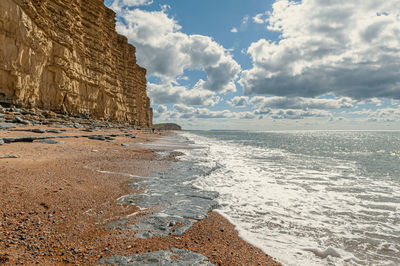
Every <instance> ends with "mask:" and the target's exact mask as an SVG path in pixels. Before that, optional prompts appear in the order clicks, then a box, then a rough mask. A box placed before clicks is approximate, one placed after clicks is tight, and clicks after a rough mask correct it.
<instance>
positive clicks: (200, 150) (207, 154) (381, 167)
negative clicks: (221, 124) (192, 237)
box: [178, 131, 400, 265]
mask: <svg viewBox="0 0 400 266" xmlns="http://www.w3.org/2000/svg"><path fill="white" fill-rule="evenodd" d="M178 134H179V137H180V138H182V139H184V140H185V141H187V142H188V143H191V144H193V145H194V146H195V147H197V148H195V149H186V150H184V151H183V152H184V153H185V155H184V156H182V157H181V160H183V161H185V160H186V161H191V162H196V164H197V167H201V168H203V169H205V170H204V171H203V174H201V175H198V176H197V178H196V179H195V180H194V181H192V186H194V187H195V188H198V189H201V190H208V191H216V192H218V193H219V196H218V198H217V201H218V203H219V205H220V206H219V208H218V209H217V211H218V212H219V213H220V214H222V215H223V216H224V217H226V218H227V219H228V220H229V221H230V222H231V223H233V224H234V225H236V228H237V230H238V231H239V234H240V236H241V237H242V238H243V239H244V240H246V241H248V242H249V243H251V244H253V245H254V246H257V247H259V248H261V249H262V250H263V251H264V252H265V253H267V254H269V255H271V256H272V257H274V258H276V260H277V261H279V262H281V263H282V264H284V265H400V132H399V131H282V132H275V131H274V132H250V131H183V132H181V133H178Z"/></svg>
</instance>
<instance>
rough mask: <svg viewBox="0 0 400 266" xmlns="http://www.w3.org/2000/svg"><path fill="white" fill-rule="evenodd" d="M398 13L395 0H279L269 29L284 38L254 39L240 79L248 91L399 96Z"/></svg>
mask: <svg viewBox="0 0 400 266" xmlns="http://www.w3.org/2000/svg"><path fill="white" fill-rule="evenodd" d="M383 11H387V13H385V14H386V15H385V16H382V15H379V12H383ZM399 16H400V5H399V2H398V1H397V0H387V1H372V0H365V1H364V0H363V1H362V0H355V1H345V2H343V1H339V0H333V1H302V2H300V3H296V4H295V3H294V2H292V1H276V2H275V4H274V11H273V12H272V14H271V16H270V17H269V19H268V23H269V26H268V28H269V29H270V30H274V31H280V32H281V33H282V39H281V40H280V41H279V42H277V43H272V42H270V41H267V40H265V39H261V40H259V41H257V42H255V43H253V44H251V46H250V47H249V48H248V50H247V52H248V53H249V55H250V56H251V58H252V61H253V67H252V68H251V69H247V70H244V71H243V72H242V75H241V79H240V81H239V83H240V84H241V85H242V87H243V88H244V92H245V94H246V95H256V94H264V95H276V96H290V97H318V96H321V95H324V94H327V93H332V94H334V95H336V96H346V97H351V98H354V99H358V100H361V99H368V98H375V97H379V98H391V99H400V48H399V47H400V38H399V37H398V36H399V33H400V20H399V19H398V17H399ZM258 18H259V17H258ZM259 22H261V21H259Z"/></svg>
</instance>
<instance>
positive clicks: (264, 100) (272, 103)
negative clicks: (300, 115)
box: [250, 96, 355, 110]
mask: <svg viewBox="0 0 400 266" xmlns="http://www.w3.org/2000/svg"><path fill="white" fill-rule="evenodd" d="M354 102H355V101H353V100H352V99H350V98H348V97H342V98H336V99H314V98H302V97H279V96H274V97H263V96H255V97H253V98H251V100H250V103H251V104H253V105H256V106H258V107H259V108H263V109H265V108H273V109H302V110H308V109H320V110H329V109H340V108H352V107H354V105H353V103H354Z"/></svg>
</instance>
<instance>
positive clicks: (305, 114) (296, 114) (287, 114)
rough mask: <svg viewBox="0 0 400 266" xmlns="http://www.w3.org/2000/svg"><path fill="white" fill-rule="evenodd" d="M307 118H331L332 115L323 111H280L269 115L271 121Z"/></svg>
mask: <svg viewBox="0 0 400 266" xmlns="http://www.w3.org/2000/svg"><path fill="white" fill-rule="evenodd" d="M309 117H332V114H331V113H330V112H327V111H324V110H313V111H303V110H280V111H277V112H275V113H272V114H271V118H272V119H290V120H300V119H304V118H309Z"/></svg>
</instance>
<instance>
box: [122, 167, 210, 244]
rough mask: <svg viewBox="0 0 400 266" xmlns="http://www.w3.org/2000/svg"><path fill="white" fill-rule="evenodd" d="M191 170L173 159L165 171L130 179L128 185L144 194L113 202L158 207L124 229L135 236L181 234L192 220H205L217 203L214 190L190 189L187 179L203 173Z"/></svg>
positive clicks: (189, 179)
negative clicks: (134, 233) (158, 208)
mask: <svg viewBox="0 0 400 266" xmlns="http://www.w3.org/2000/svg"><path fill="white" fill-rule="evenodd" d="M194 169H195V167H194V165H193V164H192V163H188V162H173V163H172V165H171V168H170V169H169V170H168V171H166V172H156V173H153V174H152V176H151V177H138V178H135V179H133V180H132V181H131V183H130V185H129V187H131V188H135V189H144V190H146V193H142V194H135V195H126V196H123V197H120V198H119V199H118V201H117V203H119V204H127V205H135V206H138V207H141V208H152V207H160V210H159V211H156V212H153V214H152V215H149V216H144V217H141V218H140V219H139V221H138V222H137V223H135V224H134V225H129V226H125V227H124V228H127V229H131V230H135V231H138V233H137V234H136V236H137V237H139V238H149V237H152V236H153V235H158V236H167V235H168V234H173V235H183V234H184V233H185V232H186V230H188V229H189V228H190V227H191V226H192V225H193V224H194V223H195V222H196V221H198V220H203V219H205V218H206V217H207V214H208V212H210V211H212V210H213V209H214V208H216V207H217V206H218V203H217V202H216V201H215V200H214V199H215V198H216V197H217V196H218V193H216V192H211V191H202V190H198V189H195V188H193V186H192V185H191V184H190V181H191V180H193V179H195V178H196V176H197V175H201V174H204V173H203V172H202V170H200V169H198V170H194ZM170 224H174V225H177V226H169V225H170Z"/></svg>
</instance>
